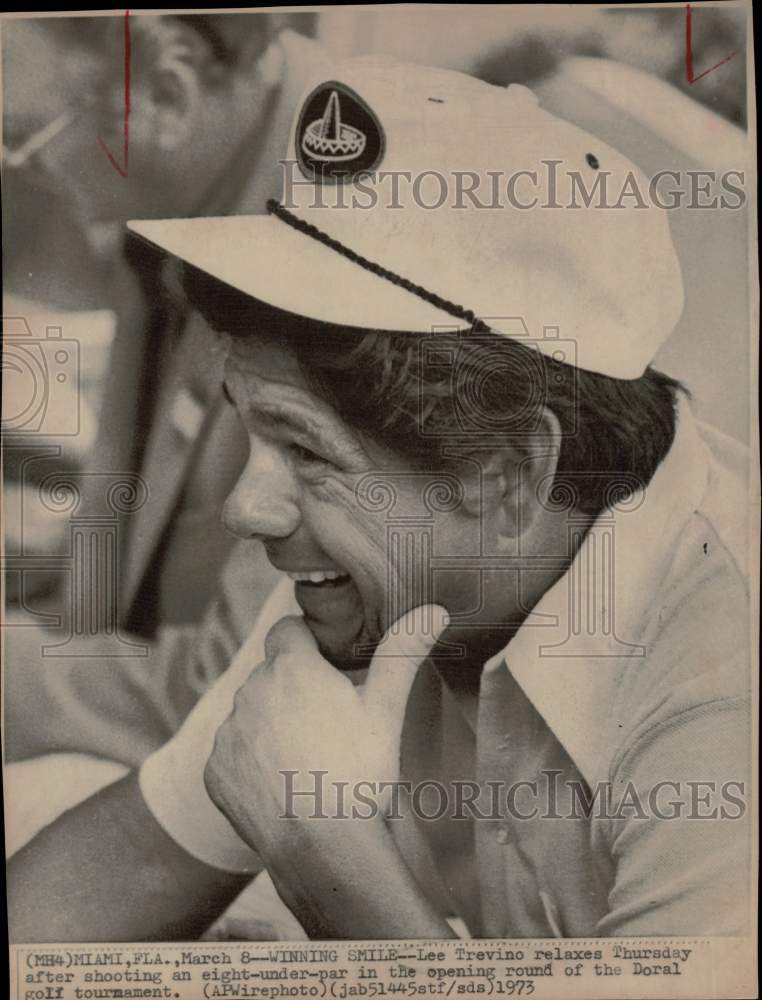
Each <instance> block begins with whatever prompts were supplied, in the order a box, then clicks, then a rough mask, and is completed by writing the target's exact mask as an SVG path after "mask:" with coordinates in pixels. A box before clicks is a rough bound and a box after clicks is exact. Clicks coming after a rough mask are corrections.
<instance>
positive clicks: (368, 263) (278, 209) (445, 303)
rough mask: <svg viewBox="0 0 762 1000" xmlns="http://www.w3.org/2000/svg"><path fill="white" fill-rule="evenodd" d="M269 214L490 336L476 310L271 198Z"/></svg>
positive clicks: (475, 330)
mask: <svg viewBox="0 0 762 1000" xmlns="http://www.w3.org/2000/svg"><path fill="white" fill-rule="evenodd" d="M267 211H268V212H269V213H270V215H274V216H276V217H277V218H278V219H280V220H281V221H282V222H285V223H286V225H288V226H291V228H292V229H296V230H297V231H298V232H300V233H304V234H305V236H309V237H311V238H312V239H313V240H317V241H318V243H322V244H323V245H324V246H327V247H329V248H330V249H331V250H335V251H336V253H339V254H341V256H342V257H346V258H347V260H351V261H352V263H353V264H357V265H359V266H360V267H362V268H363V269H364V270H366V271H370V273H371V274H375V275H377V276H378V277H379V278H385V279H386V281H390V282H391V283H392V284H393V285H397V286H398V287H399V288H404V289H405V291H407V292H411V293H412V294H413V295H417V296H418V298H419V299H423V300H424V302H428V303H429V304H430V305H432V306H436V308H437V309H441V310H442V312H446V313H449V314H450V316H454V317H456V318H457V319H464V320H465V321H466V322H467V323H468V324H469V326H470V327H471V328H472V331H473V332H476V333H486V332H487V331H488V330H489V327H488V326H487V325H486V324H485V323H483V322H482V321H481V320H480V319H478V318H477V316H476V314H475V313H474V312H473V310H471V309H465V308H464V307H463V306H459V305H458V304H457V303H455V302H450V301H449V300H448V299H443V298H442V296H441V295H437V294H436V293H435V292H430V291H429V290H428V289H426V288H424V287H423V286H422V285H416V284H415V283H414V282H412V281H410V280H409V279H408V278H403V277H402V275H400V274H395V273H394V271H390V270H388V268H385V267H382V266H381V264H377V263H375V261H372V260H368V258H367V257H363V256H362V255H361V254H359V253H356V252H355V251H354V250H352V249H351V248H350V247H348V246H345V244H343V243H340V242H339V240H335V239H334V238H333V237H332V236H329V235H328V233H324V232H323V231H322V229H318V227H317V226H313V225H312V223H311V222H305V221H304V219H300V218H299V216H298V215H294V214H293V212H289V210H288V209H287V208H284V207H283V205H280V204H279V203H278V202H277V201H276V200H275V199H274V198H270V199H269V200H268V202H267Z"/></svg>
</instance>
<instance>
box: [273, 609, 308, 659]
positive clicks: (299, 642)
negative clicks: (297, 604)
mask: <svg viewBox="0 0 762 1000" xmlns="http://www.w3.org/2000/svg"><path fill="white" fill-rule="evenodd" d="M316 653H318V647H317V643H316V642H315V639H314V637H313V635H312V632H310V630H309V629H308V628H307V626H306V625H305V623H304V619H303V618H299V617H298V616H297V615H287V616H286V617H285V618H281V619H280V621H277V622H276V623H275V624H274V625H273V627H272V628H271V629H270V631H269V632H268V633H267V638H266V639H265V656H266V657H267V659H268V660H272V659H274V657H276V656H300V655H302V656H309V657H311V658H314V656H315V654H316ZM318 655H320V654H319V653H318Z"/></svg>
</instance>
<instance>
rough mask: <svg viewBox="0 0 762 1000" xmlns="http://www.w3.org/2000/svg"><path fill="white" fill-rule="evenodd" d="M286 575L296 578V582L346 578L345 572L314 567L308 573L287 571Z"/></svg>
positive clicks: (319, 581) (318, 581) (317, 581)
mask: <svg viewBox="0 0 762 1000" xmlns="http://www.w3.org/2000/svg"><path fill="white" fill-rule="evenodd" d="M286 575H287V576H288V577H290V578H291V579H292V580H296V582H297V583H299V582H301V583H325V581H326V580H339V579H344V578H345V577H346V578H348V576H347V574H346V573H339V572H338V570H333V569H325V570H322V569H315V570H312V571H311V572H309V573H287V574H286Z"/></svg>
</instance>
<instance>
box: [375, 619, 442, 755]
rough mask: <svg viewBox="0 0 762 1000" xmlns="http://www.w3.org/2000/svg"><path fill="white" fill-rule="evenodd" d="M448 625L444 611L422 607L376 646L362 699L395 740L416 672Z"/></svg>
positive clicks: (395, 625)
mask: <svg viewBox="0 0 762 1000" xmlns="http://www.w3.org/2000/svg"><path fill="white" fill-rule="evenodd" d="M449 622H450V616H449V615H448V614H447V612H446V611H445V609H444V608H442V607H440V606H439V605H438V604H424V605H422V606H421V607H419V608H413V610H412V611H408V612H407V614H404V615H403V616H402V617H401V618H400V619H398V620H397V621H396V622H395V623H394V625H392V626H391V628H390V629H389V630H388V631H387V633H386V635H385V636H384V638H383V639H382V640H381V642H380V643H379V646H378V649H377V650H376V652H375V655H374V657H373V660H372V662H371V665H370V669H369V670H368V678H367V680H366V682H365V685H364V687H363V688H362V692H361V696H362V699H363V701H364V703H365V705H366V707H367V708H368V709H369V710H370V712H371V714H372V715H374V716H375V717H376V718H379V719H383V724H384V727H385V728H386V727H387V726H388V727H389V729H387V732H388V733H389V735H390V736H393V737H394V739H398V738H399V735H400V733H401V732H402V722H403V720H404V716H405V706H406V705H407V700H408V697H409V695H410V689H411V688H412V686H413V681H414V680H415V675H416V674H417V673H418V668H419V667H420V665H421V664H422V663H423V661H424V660H425V659H426V657H427V656H428V655H429V653H430V652H431V649H432V647H433V646H434V643H435V642H436V641H437V639H438V638H439V636H440V635H441V634H442V632H444V630H445V629H446V628H447V626H448V624H449ZM392 727H393V730H394V731H393V732H392Z"/></svg>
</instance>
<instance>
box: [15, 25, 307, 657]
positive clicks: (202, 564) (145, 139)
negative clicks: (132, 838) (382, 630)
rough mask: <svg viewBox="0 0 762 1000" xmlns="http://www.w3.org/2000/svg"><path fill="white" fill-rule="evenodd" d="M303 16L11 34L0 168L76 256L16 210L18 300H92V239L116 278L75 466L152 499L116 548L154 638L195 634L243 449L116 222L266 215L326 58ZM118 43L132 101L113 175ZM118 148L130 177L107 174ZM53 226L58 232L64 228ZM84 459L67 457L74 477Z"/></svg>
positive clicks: (220, 555) (125, 606)
mask: <svg viewBox="0 0 762 1000" xmlns="http://www.w3.org/2000/svg"><path fill="white" fill-rule="evenodd" d="M313 21H314V18H313V17H312V16H310V15H302V16H294V17H291V18H289V17H280V16H270V15H260V14H251V15H238V14H236V15H232V16H231V15H199V16H196V15H189V16H183V17H178V16H145V17H143V16H134V15H133V16H131V17H130V18H129V23H128V24H126V19H125V18H122V17H99V18H92V17H88V18H63V19H59V18H53V19H50V20H48V19H35V20H20V21H16V22H13V23H12V24H11V25H9V28H10V30H9V31H8V32H7V35H6V38H5V44H4V56H5V59H4V88H5V102H4V103H5V109H4V110H5V146H6V163H10V165H11V167H15V168H16V171H15V174H16V175H17V176H18V175H20V176H22V177H23V184H24V185H25V186H26V188H27V189H29V188H30V187H32V186H34V187H36V188H38V189H39V190H40V191H41V192H43V194H42V197H43V199H44V200H45V203H47V199H48V198H50V197H58V198H59V199H60V197H61V193H62V192H64V193H65V198H66V199H67V204H66V209H67V211H70V212H71V213H73V214H75V215H76V218H77V220H78V222H79V228H78V229H77V228H75V230H74V232H75V234H76V239H74V240H73V241H72V242H71V243H70V248H69V249H70V252H69V253H62V254H51V252H49V249H48V244H47V241H46V240H45V239H44V234H45V232H46V231H47V229H49V228H50V227H49V226H45V225H44V224H43V225H42V227H41V229H40V230H39V232H38V235H39V236H40V237H42V238H41V239H40V242H39V243H38V244H37V245H36V246H35V248H34V250H32V249H31V248H30V245H29V232H30V229H29V228H25V227H28V226H29V220H28V219H27V218H26V217H24V218H23V219H22V218H21V217H20V213H21V211H23V209H24V206H23V204H18V205H15V207H14V203H10V204H9V206H8V208H7V210H6V222H7V223H10V227H11V229H12V230H14V231H16V232H17V237H16V238H17V240H19V242H20V243H21V245H22V246H23V253H22V252H21V251H19V254H18V257H19V259H21V258H22V257H23V259H24V260H26V259H28V258H31V257H36V258H37V259H38V260H39V261H40V264H41V268H42V271H41V273H40V275H39V278H38V280H37V281H36V282H33V281H30V280H26V282H24V281H22V280H21V277H20V276H19V277H17V278H16V280H15V281H12V282H11V287H13V285H14V284H15V285H16V287H17V288H19V289H20V291H21V293H22V294H23V295H24V296H25V297H28V296H29V295H30V294H31V295H34V297H35V298H37V297H39V298H42V299H46V300H49V296H50V295H53V301H54V302H55V301H56V293H55V289H56V288H58V287H62V286H63V287H68V288H70V289H72V291H71V292H70V295H69V301H71V299H72V298H73V297H75V296H76V295H77V293H78V292H79V293H81V296H82V298H81V301H82V302H89V301H92V299H93V292H92V289H91V288H90V287H89V286H90V285H92V284H93V281H92V280H91V279H92V277H93V268H92V267H90V266H89V261H88V266H86V267H84V268H81V269H80V270H81V271H82V272H83V281H82V285H81V287H80V288H79V289H77V273H76V270H77V267H76V261H77V258H78V256H79V254H78V251H77V247H78V246H79V243H80V242H84V241H83V240H82V239H81V234H82V233H83V232H87V231H90V232H93V231H95V232H97V233H98V234H99V235H100V237H101V257H102V258H103V257H105V258H106V261H105V262H104V266H103V267H102V269H101V270H102V271H106V270H108V269H109V265H110V269H111V271H112V275H111V276H112V278H113V281H112V285H111V287H110V289H109V291H108V295H107V296H106V297H107V298H108V299H109V300H110V301H111V302H112V303H113V304H114V305H115V308H116V312H117V315H118V325H117V333H116V338H115V342H114V345H113V349H112V352H111V358H110V361H109V374H108V376H107V377H106V378H105V390H104V398H105V405H104V406H103V407H102V409H101V413H100V426H99V434H98V439H97V442H96V445H95V451H94V454H93V455H92V457H90V458H89V459H88V460H87V462H86V465H87V471H88V472H96V473H101V472H103V473H122V472H138V473H139V474H140V475H141V476H142V477H143V479H144V480H145V481H146V483H147V486H148V491H149V498H148V501H147V503H146V504H145V506H144V507H143V508H142V509H141V510H140V511H139V513H137V514H135V515H133V516H132V518H131V519H130V521H129V522H127V523H126V524H125V525H124V527H125V528H126V530H122V531H121V535H120V539H119V541H120V549H121V553H122V555H123V557H124V559H123V562H122V564H121V565H120V591H119V598H118V609H117V612H118V617H119V620H120V621H121V622H122V623H123V624H124V625H125V627H126V628H127V630H128V631H130V632H133V633H136V634H138V635H141V636H146V637H151V636H154V635H155V634H156V629H157V627H158V626H159V625H160V624H167V623H168V624H180V625H182V624H185V623H188V622H193V621H196V620H197V619H198V618H199V617H200V615H201V613H202V611H203V609H204V607H205V606H206V604H207V603H208V600H209V597H210V595H211V593H212V592H213V589H214V586H215V581H216V578H217V574H218V571H219V569H220V567H221V566H222V564H223V563H224V561H225V558H226V557H227V555H228V554H229V552H230V548H231V540H230V539H229V537H228V536H227V535H226V534H225V533H224V532H223V530H222V528H221V526H220V520H219V502H221V499H222V498H223V497H224V496H225V494H226V491H227V488H228V486H229V485H230V483H231V482H232V481H233V480H234V479H235V477H236V475H237V473H238V468H239V465H240V462H241V461H242V457H243V438H242V435H241V434H240V432H237V428H236V426H235V421H233V420H231V418H230V415H229V413H226V412H225V410H224V409H223V408H222V407H220V406H219V402H220V400H219V390H218V386H219V378H218V373H217V371H216V369H215V366H214V362H213V360H212V361H211V362H210V357H211V356H212V355H211V354H210V350H209V344H208V342H207V336H206V332H205V328H204V325H203V323H201V322H200V321H198V320H196V319H194V318H192V317H188V316H187V315H186V314H184V313H183V312H182V311H180V310H178V309H177V308H175V307H174V305H173V304H172V303H171V302H169V301H168V300H167V297H166V296H163V295H161V293H160V291H159V285H158V275H157V273H156V272H155V270H154V269H153V268H152V267H150V266H146V265H145V264H143V265H142V266H141V267H140V268H133V267H132V266H130V265H131V264H132V262H131V254H130V247H129V244H128V243H124V239H123V235H122V233H123V229H122V226H123V223H124V222H125V221H126V220H127V219H129V218H132V217H144V216H145V217H168V216H179V215H191V216H192V215H196V214H200V215H207V214H213V215H225V214H230V213H235V212H258V211H261V210H262V206H263V205H264V203H265V201H266V199H267V197H269V196H271V195H273V194H275V193H276V192H277V189H278V186H279V182H280V177H279V170H278V167H277V159H278V157H277V155H276V154H277V153H278V151H279V148H280V147H281V146H284V145H285V141H286V130H287V125H288V122H289V120H290V117H291V114H292V112H293V104H294V102H295V100H296V97H297V95H298V94H299V92H300V90H301V81H302V78H303V74H304V73H305V72H307V71H309V70H310V69H311V67H312V66H313V65H314V64H315V62H316V61H317V60H318V59H320V58H321V52H320V49H319V48H318V46H317V45H316V44H315V43H314V42H312V41H310V40H309V39H308V38H307V37H305V36H304V35H300V34H297V33H296V32H295V31H293V30H288V24H289V23H290V22H292V23H294V25H295V26H298V27H300V28H301V29H302V30H304V31H307V32H310V31H311V30H312V27H313ZM126 30H129V34H130V43H131V58H130V70H131V72H130V79H131V93H130V116H129V152H128V160H127V162H126V163H124V164H122V163H121V160H122V155H123V128H124V100H125V94H124V87H125V83H124V45H125V31H126ZM30 56H31V57H32V61H33V62H34V65H35V73H34V74H30V73H29V69H28V67H29V63H30ZM51 125H52V126H53V127H52V128H51ZM40 136H42V139H40ZM111 151H113V153H112V156H113V159H114V160H116V161H118V166H120V167H122V168H126V169H117V166H115V165H114V164H113V163H112V162H109V156H108V154H109V153H111ZM264 164H266V167H265V166H263V165H264ZM274 165H275V166H274ZM11 174H12V176H13V175H14V171H11ZM27 207H28V205H27ZM55 222H56V224H57V226H56V230H55V231H56V232H57V233H59V234H60V232H61V229H62V228H63V227H62V226H60V225H58V224H60V222H61V217H60V216H57V217H56V218H55ZM22 233H24V234H25V235H26V240H23V236H21V234H22ZM109 234H110V238H109ZM104 236H105V237H106V238H105V239H104ZM62 238H63V237H61V236H60V235H59V238H58V239H57V244H58V246H61V241H62ZM13 256H16V255H15V254H14V255H13ZM91 258H92V254H91ZM52 261H55V263H54V264H52V263H51V262H52ZM56 270H58V274H57V275H53V276H51V274H50V272H51V271H56ZM14 273H16V274H18V275H21V274H22V273H23V272H22V269H21V268H19V267H16V268H15V269H14V271H12V272H11V277H13V274H14ZM32 277H33V278H34V275H32ZM27 278H28V272H27ZM56 278H57V279H59V280H56ZM85 279H87V280H85ZM94 283H95V284H96V285H97V281H96V282H94ZM51 287H52V289H53V291H52V292H51V291H49V289H51ZM14 311H18V310H14ZM84 349H85V350H86V349H87V348H86V347H85V348H84ZM36 443H37V442H36ZM87 444H88V445H89V444H90V442H89V441H88V442H87ZM79 450H81V449H79ZM86 450H87V449H86ZM83 457H84V456H83V455H80V454H78V453H77V454H76V462H75V463H74V464H82V460H83ZM70 464H71V463H70ZM47 469H48V467H47V466H46V471H47ZM38 479H39V477H38ZM94 481H95V480H94ZM95 482H96V485H95V487H94V488H95V489H96V490H98V489H102V485H101V484H99V483H98V482H97V481H95ZM92 499H93V502H94V503H95V504H97V503H98V501H99V497H97V496H95V497H94V498H92ZM218 501H219V502H218Z"/></svg>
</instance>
